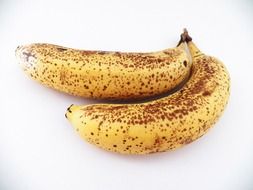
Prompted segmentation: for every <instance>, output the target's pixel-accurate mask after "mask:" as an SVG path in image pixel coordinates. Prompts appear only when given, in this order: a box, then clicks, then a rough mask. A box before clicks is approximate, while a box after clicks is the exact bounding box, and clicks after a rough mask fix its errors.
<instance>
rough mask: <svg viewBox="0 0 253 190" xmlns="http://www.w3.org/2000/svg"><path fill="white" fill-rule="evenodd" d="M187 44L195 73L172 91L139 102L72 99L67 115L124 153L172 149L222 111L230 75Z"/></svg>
mask: <svg viewBox="0 0 253 190" xmlns="http://www.w3.org/2000/svg"><path fill="white" fill-rule="evenodd" d="M188 47H189V49H190V52H191V55H192V57H193V63H192V64H193V65H192V74H191V77H190V79H189V81H188V82H187V83H186V84H185V85H184V86H183V87H182V88H181V89H180V90H178V91H177V92H175V93H174V94H172V95H169V96H167V97H164V98H161V99H158V100H154V101H150V102H145V103H140V104H96V105H86V106H76V105H73V106H72V107H71V108H70V111H71V113H70V111H67V117H68V120H69V121H70V122H71V124H72V125H73V126H74V128H79V129H80V130H79V131H78V133H79V135H80V136H81V137H82V138H84V139H86V140H87V141H88V142H90V143H93V142H94V139H98V142H99V145H97V144H95V145H96V146H99V147H101V148H103V149H105V150H109V151H114V152H118V153H122V154H147V153H154V152H163V151H167V150H173V149H177V148H179V147H182V146H184V145H186V144H189V143H191V142H192V141H194V140H196V139H198V138H200V137H201V136H203V135H204V134H205V133H207V131H208V129H210V128H211V127H212V126H213V125H214V123H215V122H216V121H217V120H218V118H219V117H220V115H221V114H222V112H223V110H224V108H225V106H226V104H227V102H228V98H229V90H227V89H229V86H230V78H229V74H228V72H227V70H226V69H225V67H224V65H223V64H222V63H221V62H220V61H218V60H217V59H216V58H214V57H210V56H207V55H204V54H203V53H201V56H198V57H195V58H194V55H195V52H197V53H198V54H199V52H200V51H199V50H198V49H197V47H196V46H195V44H193V42H191V41H189V42H188ZM224 89H225V90H224ZM79 116H82V118H81V119H80V117H79ZM100 122H103V125H102V126H100V125H99V124H100ZM98 126H100V127H99V128H100V130H99V131H100V132H99V134H100V135H99V137H98V136H95V135H93V136H91V135H90V131H97V130H98ZM126 131H127V138H126ZM94 134H95V133H94ZM133 139H134V140H133ZM93 144H94V143H93ZM114 145H117V146H116V147H115V146H114ZM136 145H138V146H136Z"/></svg>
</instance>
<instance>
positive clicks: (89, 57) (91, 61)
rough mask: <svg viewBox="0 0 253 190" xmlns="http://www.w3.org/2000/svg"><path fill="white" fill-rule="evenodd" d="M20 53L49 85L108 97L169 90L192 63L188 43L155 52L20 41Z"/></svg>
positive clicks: (29, 70)
mask: <svg viewBox="0 0 253 190" xmlns="http://www.w3.org/2000/svg"><path fill="white" fill-rule="evenodd" d="M16 57H17V59H18V61H19V63H20V64H21V66H22V67H23V68H24V70H25V72H26V73H27V74H28V75H29V76H31V78H32V79H34V80H36V81H39V82H40V83H42V84H44V85H46V86H49V87H51V88H54V89H56V90H59V91H62V92H65V93H69V94H72V95H76V96H81V97H89V98H104V99H140V98H144V97H149V96H154V95H157V94H161V93H164V92H167V91H169V90H171V89H172V88H174V87H176V86H177V85H178V84H180V82H182V81H183V80H184V79H185V78H186V77H187V76H188V74H189V72H190V68H191V64H190V62H189V59H188V55H187V53H186V52H185V49H184V43H182V44H181V45H180V46H178V47H176V48H173V49H166V50H163V51H157V52H150V53H135V52H132V53H131V52H113V51H112V52H107V51H88V50H76V49H71V48H66V47H62V46H57V45H52V44H39V43H38V44H30V45H25V46H19V47H18V48H17V49H16ZM142 84H145V85H142Z"/></svg>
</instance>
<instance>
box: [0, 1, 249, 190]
mask: <svg viewBox="0 0 253 190" xmlns="http://www.w3.org/2000/svg"><path fill="white" fill-rule="evenodd" d="M172 2H173V3H172ZM252 18H253V3H252V2H251V1H250V0H249V1H218V0H216V1H187V0H185V1H168V0H167V1H166V0H164V1H162V0H154V1H144V0H142V1H134V0H127V1H116V0H115V1H112V0H107V1H103V0H100V1H99V0H94V1H81V0H80V1H62V0H59V1H49V0H48V1H36V2H35V1H32V0H31V1H18V0H17V1H8V0H5V1H3V0H1V1H0V65H1V67H0V86H1V93H0V101H1V109H0V118H1V123H0V124H1V125H0V189H1V190H34V189H36V190H45V189H46V190H56V189H61V190H70V189H75V190H81V189H82V190H83V189H87V190H88V189H89V190H95V189H111V190H116V189H133V190H135V189H138V190H139V189H147V190H148V189H173V190H174V189H179V190H181V189H182V190H183V189H187V190H189V189H194V190H200V189H201V190H202V189H205V190H239V189H240V190H252V189H253V182H252V179H253V161H252V160H253V148H252V147H253V117H252V109H253V93H252V81H253V80H252V73H253V71H252V69H253V58H252V54H253V45H252V44H253V35H252V34H253V24H252ZM183 27H187V28H188V30H189V32H190V34H191V35H192V37H193V39H194V40H195V42H196V43H197V44H198V45H199V47H200V48H201V49H202V50H203V51H204V52H206V53H207V54H210V55H215V56H216V57H218V58H220V59H221V60H222V61H223V62H224V63H225V64H226V66H227V68H228V70H229V72H230V74H231V78H232V88H231V89H232V92H231V98H230V101H229V104H228V107H227V109H226V111H225V113H224V115H223V116H222V117H221V119H220V120H219V122H218V123H217V124H216V125H215V127H214V128H213V129H212V130H211V131H210V132H209V133H208V134H207V135H205V136H204V137H202V138H201V139H199V140H198V141H196V142H194V143H192V144H190V145H188V146H186V147H184V148H181V149H179V150H176V151H174V152H167V153H160V154H152V155H147V156H122V155H118V154H114V153H110V152H106V151H103V150H101V149H98V148H96V147H94V146H92V145H89V144H88V143H86V142H85V141H82V140H81V139H80V138H79V137H78V135H77V134H76V133H75V132H74V130H73V129H72V128H71V127H70V124H69V123H68V121H67V120H66V119H65V117H64V114H65V110H66V108H67V107H68V106H69V105H70V104H72V103H76V104H86V103H89V102H91V101H88V100H85V99H80V98H75V97H71V96H68V95H63V94H61V93H58V92H56V91H54V90H51V89H48V88H45V87H43V86H41V85H39V84H38V83H36V82H34V81H32V80H30V79H29V78H28V77H26V76H25V74H24V73H23V72H22V70H21V69H20V68H19V66H18V64H17V62H16V60H15V57H14V50H15V48H16V47H17V46H18V45H20V44H27V43H32V42H49V43H55V44H61V45H65V46H69V47H76V48H83V49H101V50H121V51H151V50H159V49H163V48H167V47H173V46H174V45H175V44H176V42H177V41H178V38H179V34H180V33H181V31H182V28H183Z"/></svg>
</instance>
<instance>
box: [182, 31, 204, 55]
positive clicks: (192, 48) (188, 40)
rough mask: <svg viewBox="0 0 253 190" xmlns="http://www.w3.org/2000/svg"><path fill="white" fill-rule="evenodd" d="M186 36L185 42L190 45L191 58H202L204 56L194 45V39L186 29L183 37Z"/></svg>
mask: <svg viewBox="0 0 253 190" xmlns="http://www.w3.org/2000/svg"><path fill="white" fill-rule="evenodd" d="M182 35H183V36H184V38H185V42H186V43H187V45H188V48H189V50H190V53H191V56H192V58H195V57H199V56H202V55H204V54H203V53H202V52H201V51H200V50H199V48H198V47H197V46H196V45H195V44H194V43H193V41H192V37H191V36H189V33H188V31H187V29H186V28H184V32H183V33H182V34H181V36H182Z"/></svg>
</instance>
